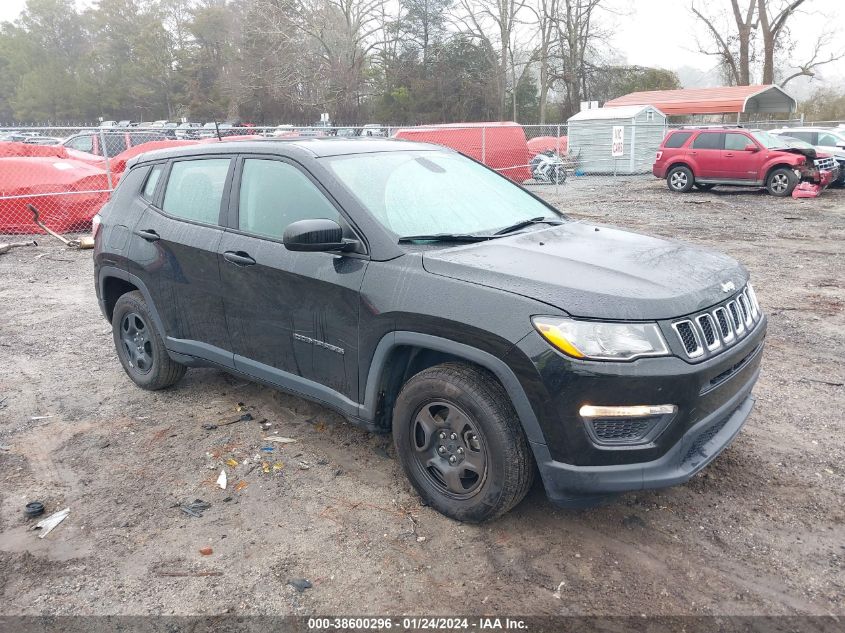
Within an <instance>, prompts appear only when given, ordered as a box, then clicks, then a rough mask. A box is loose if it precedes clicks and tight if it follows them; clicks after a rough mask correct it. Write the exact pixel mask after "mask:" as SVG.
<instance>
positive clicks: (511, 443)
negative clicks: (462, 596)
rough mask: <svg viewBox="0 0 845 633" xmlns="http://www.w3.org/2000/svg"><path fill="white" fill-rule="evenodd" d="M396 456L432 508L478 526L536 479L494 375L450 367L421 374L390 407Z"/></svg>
mask: <svg viewBox="0 0 845 633" xmlns="http://www.w3.org/2000/svg"><path fill="white" fill-rule="evenodd" d="M393 442H394V446H396V455H397V457H398V458H399V461H400V462H401V463H402V468H403V470H404V471H405V474H406V475H407V476H408V479H409V480H410V482H411V484H412V485H413V486H414V488H415V489H416V490H417V492H418V493H419V494H420V496H421V497H422V498H423V499H424V500H425V501H426V503H427V504H428V505H430V506H432V507H433V508H434V509H436V510H438V511H439V512H441V513H443V514H445V515H446V516H448V517H451V518H453V519H457V520H458V521H470V522H473V523H478V522H481V521H487V520H490V519H493V518H495V517H497V516H499V515H501V514H503V513H505V512H507V511H508V510H510V509H511V508H512V507H513V506H515V505H516V504H517V503H519V501H520V500H521V499H522V498H523V497H524V496H525V494H526V493H527V492H528V489H529V488H530V487H531V482H532V480H533V478H534V469H535V468H536V466H535V465H534V459H533V456H532V453H531V449H530V448H529V447H528V442H527V440H526V439H525V434H524V433H523V432H522V426H521V424H520V422H519V417H518V416H517V415H516V412H515V411H514V409H513V405H512V404H511V401H510V398H508V395H507V393H506V392H505V390H504V388H503V387H502V385H501V383H500V382H499V381H498V380H497V379H496V377H495V376H493V375H492V374H491V373H490V372H488V371H486V370H484V369H482V368H480V367H476V366H472V365H469V364H464V363H457V362H449V363H443V364H442V365H435V366H433V367H429V368H428V369H424V370H423V371H421V372H419V373H418V374H416V375H414V376H412V377H411V378H410V379H409V380H408V382H406V383H405V385H404V386H403V387H402V390H401V391H400V392H399V395H398V396H397V397H396V402H395V404H394V406H393Z"/></svg>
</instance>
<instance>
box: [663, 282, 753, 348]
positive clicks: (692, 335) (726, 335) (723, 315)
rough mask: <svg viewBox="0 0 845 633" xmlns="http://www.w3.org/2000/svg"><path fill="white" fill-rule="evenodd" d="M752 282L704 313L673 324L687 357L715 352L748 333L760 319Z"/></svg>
mask: <svg viewBox="0 0 845 633" xmlns="http://www.w3.org/2000/svg"><path fill="white" fill-rule="evenodd" d="M762 316H763V315H762V312H761V311H760V306H759V304H758V303H757V296H756V295H755V294H754V288H752V287H751V284H749V285H748V286H746V287H745V288H743V289H742V290H741V291H740V292H739V293H737V294H736V295H734V296H733V297H732V298H730V299H729V300H727V301H725V302H724V303H723V304H721V305H719V306H716V307H715V308H712V309H711V310H709V311H707V312H702V313H700V314H695V315H692V316H690V317H688V318H685V319H679V320H677V321H675V322H673V323H672V329H673V330H675V333H676V334H677V336H678V340H679V341H680V342H681V346H682V347H683V349H684V352H685V353H686V355H687V357H688V358H701V357H702V356H705V355H707V354H711V355H712V354H718V353H719V352H721V351H723V350H724V349H726V348H728V347H729V346H731V345H733V344H735V343H736V342H737V341H739V340H740V339H742V338H744V337H745V336H747V335H748V334H749V333H750V332H751V331H752V330H753V329H754V328H755V326H756V325H757V323H758V322H759V321H760V319H761V318H762Z"/></svg>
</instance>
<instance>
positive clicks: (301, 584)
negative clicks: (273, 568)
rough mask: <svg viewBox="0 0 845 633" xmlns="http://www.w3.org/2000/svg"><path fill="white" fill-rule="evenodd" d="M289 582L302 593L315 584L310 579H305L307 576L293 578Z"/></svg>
mask: <svg viewBox="0 0 845 633" xmlns="http://www.w3.org/2000/svg"><path fill="white" fill-rule="evenodd" d="M288 584H289V585H290V586H291V587H293V588H294V589H296V590H297V591H298V592H299V593H302V592H303V591H305V590H306V589H311V587H313V586H314V585H312V584H311V583H310V582H309V581H308V580H305V578H294V579H293V580H288Z"/></svg>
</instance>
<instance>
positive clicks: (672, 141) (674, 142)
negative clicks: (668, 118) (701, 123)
mask: <svg viewBox="0 0 845 633" xmlns="http://www.w3.org/2000/svg"><path fill="white" fill-rule="evenodd" d="M690 136H692V132H672V134H670V135H669V137H668V138H667V139H666V142H665V143H663V147H668V148H678V147H681V146H683V144H684V143H686V142H687V139H688V138H689V137H690Z"/></svg>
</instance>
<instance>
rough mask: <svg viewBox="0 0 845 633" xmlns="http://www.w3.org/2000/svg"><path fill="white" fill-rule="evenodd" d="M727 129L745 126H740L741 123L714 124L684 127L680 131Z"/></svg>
mask: <svg viewBox="0 0 845 633" xmlns="http://www.w3.org/2000/svg"><path fill="white" fill-rule="evenodd" d="M725 127H730V128H744V127H745V126H744V125H740V124H739V123H721V124H718V125H717V124H715V123H714V124H713V125H682V126H681V128H680V129H682V130H710V129H714V128H715V129H721V128H725Z"/></svg>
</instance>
